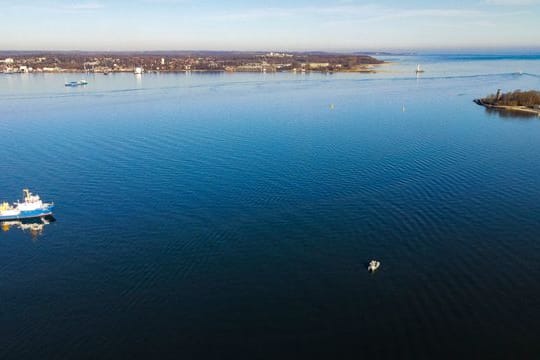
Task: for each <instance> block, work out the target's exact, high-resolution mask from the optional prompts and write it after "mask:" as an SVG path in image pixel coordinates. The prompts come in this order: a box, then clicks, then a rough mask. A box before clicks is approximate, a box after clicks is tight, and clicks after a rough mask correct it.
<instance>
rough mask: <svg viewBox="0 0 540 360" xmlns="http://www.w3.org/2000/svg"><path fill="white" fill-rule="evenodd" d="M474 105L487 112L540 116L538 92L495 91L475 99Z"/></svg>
mask: <svg viewBox="0 0 540 360" xmlns="http://www.w3.org/2000/svg"><path fill="white" fill-rule="evenodd" d="M474 102H475V103H477V104H478V105H481V106H484V107H486V108H487V109H488V110H492V109H493V110H497V111H503V112H504V111H507V112H520V113H522V114H524V115H527V114H528V115H534V114H536V115H538V116H540V91H535V90H528V91H521V90H515V91H511V92H507V93H504V94H503V93H502V92H501V90H500V89H499V90H497V93H496V94H491V95H489V96H486V97H485V98H482V99H475V100H474Z"/></svg>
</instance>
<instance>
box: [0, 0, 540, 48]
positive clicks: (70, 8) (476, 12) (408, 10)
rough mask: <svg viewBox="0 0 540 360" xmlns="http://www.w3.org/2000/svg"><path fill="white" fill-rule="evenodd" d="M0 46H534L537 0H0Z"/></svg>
mask: <svg viewBox="0 0 540 360" xmlns="http://www.w3.org/2000/svg"><path fill="white" fill-rule="evenodd" d="M0 34H1V35H0V49H2V50H8V49H9V50H33V49H44V50H53V49H54V50H183V49H191V50H197V49H208V50H389V49H405V50H407V49H411V50H419V49H438V48H442V49H445V48H479V47H481V48H508V47H517V48H524V49H526V48H531V47H535V48H540V0H470V1H462V0H457V1H448V0H446V1H438V2H434V1H423V0H409V1H406V0H404V1H398V0H382V1H375V0H371V1H370V0H368V1H357V0H338V1H320V0H313V1H307V0H298V1H294V0H290V1H284V0H267V1H255V0H252V1H245V0H228V1H222V0H219V1H218V0H198V1H197V0H131V1H126V0H89V1H80V0H73V1H59V0H27V1H18V0H11V1H5V0H0Z"/></svg>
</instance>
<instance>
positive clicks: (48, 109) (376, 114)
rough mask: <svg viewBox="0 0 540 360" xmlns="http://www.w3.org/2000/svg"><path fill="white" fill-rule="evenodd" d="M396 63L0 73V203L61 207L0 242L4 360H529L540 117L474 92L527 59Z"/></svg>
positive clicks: (536, 82)
mask: <svg viewBox="0 0 540 360" xmlns="http://www.w3.org/2000/svg"><path fill="white" fill-rule="evenodd" d="M398 60H399V62H397V63H395V64H393V65H385V66H384V72H381V73H379V74H333V75H324V74H307V75H301V74H195V73H193V74H144V75H143V76H141V77H136V76H134V75H132V74H110V75H109V76H104V75H100V74H96V75H87V76H83V75H81V74H65V75H64V74H62V75H46V74H43V75H39V74H32V75H0V139H1V146H0V187H1V191H0V198H1V199H2V200H15V199H17V198H20V197H21V195H20V191H21V189H22V188H23V187H29V188H30V189H31V190H33V191H34V192H36V193H38V194H39V195H41V196H42V198H43V199H44V200H47V201H54V202H55V203H56V205H57V208H56V211H55V217H56V220H57V221H56V222H52V223H51V224H49V225H45V226H43V229H42V230H41V232H39V231H34V232H32V231H30V230H22V229H20V228H18V227H17V226H12V227H10V228H9V230H8V229H4V230H8V231H2V232H0V330H1V331H0V334H1V336H0V358H17V359H21V358H36V357H41V358H56V359H74V358H111V359H113V358H126V357H131V358H137V357H140V358H150V357H166V356H174V357H176V358H184V359H191V358H193V359H199V358H216V359H217V358H234V357H236V358H250V359H257V358H278V357H279V358H303V357H313V356H319V357H321V356H322V357H326V358H344V357H355V358H362V357H363V356H370V355H372V356H376V358H393V359H395V358H428V357H433V356H436V357H455V356H463V357H467V358H469V357H473V358H474V357H491V358H496V357H500V358H537V357H538V356H539V355H540V341H539V338H540V300H539V299H540V285H539V282H538V279H540V179H539V176H540V155H539V154H540V118H538V117H536V118H535V117H525V118H524V117H513V116H512V117H508V116H501V115H499V114H497V113H490V112H487V111H486V110H485V109H484V108H482V107H479V106H477V105H475V104H474V103H473V102H472V100H473V99H474V98H476V97H481V96H484V95H487V94H489V93H494V92H495V91H496V90H497V88H501V89H503V90H505V91H507V90H514V89H539V88H540V77H539V75H540V60H539V59H538V58H532V59H531V58H530V57H519V56H509V57H500V58H499V57H498V58H494V59H493V58H488V59H486V58H485V57H481V56H480V57H478V58H474V59H471V58H470V57H464V58H461V59H457V60H456V59H455V58H452V57H451V56H449V57H444V56H440V57H438V58H436V59H435V58H434V57H423V58H422V57H421V58H419V59H418V58H400V59H398ZM417 62H419V63H421V64H422V65H423V67H424V69H425V70H426V73H424V74H422V75H421V76H419V77H416V76H415V74H414V69H415V67H416V63H417ZM519 71H522V72H523V74H522V75H520V74H519ZM81 77H84V78H86V79H87V80H88V81H89V85H88V86H86V87H79V88H74V89H73V88H64V85H63V84H64V82H65V81H71V80H78V79H79V78H81ZM332 104H333V106H331V105H332ZM373 258H375V259H378V260H380V261H381V262H382V265H381V268H380V269H379V270H378V271H377V272H376V273H375V274H369V273H367V270H366V266H367V263H368V262H369V260H371V259H373Z"/></svg>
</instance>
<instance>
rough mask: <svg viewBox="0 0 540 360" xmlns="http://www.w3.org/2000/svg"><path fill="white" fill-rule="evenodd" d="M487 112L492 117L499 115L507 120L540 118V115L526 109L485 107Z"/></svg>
mask: <svg viewBox="0 0 540 360" xmlns="http://www.w3.org/2000/svg"><path fill="white" fill-rule="evenodd" d="M485 111H486V114H487V115H489V116H492V117H498V118H501V119H505V120H536V119H538V120H540V116H538V115H537V114H534V113H528V112H524V111H512V110H500V109H489V108H486V109H485Z"/></svg>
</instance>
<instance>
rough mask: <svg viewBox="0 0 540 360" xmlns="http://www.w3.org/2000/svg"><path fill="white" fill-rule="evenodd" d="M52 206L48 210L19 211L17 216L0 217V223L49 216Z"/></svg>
mask: <svg viewBox="0 0 540 360" xmlns="http://www.w3.org/2000/svg"><path fill="white" fill-rule="evenodd" d="M53 209H54V206H50V207H48V208H43V209H37V210H32V211H21V213H20V214H18V215H7V216H3V215H0V221H11V220H22V219H34V218H41V217H45V216H51V215H52V211H53Z"/></svg>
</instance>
